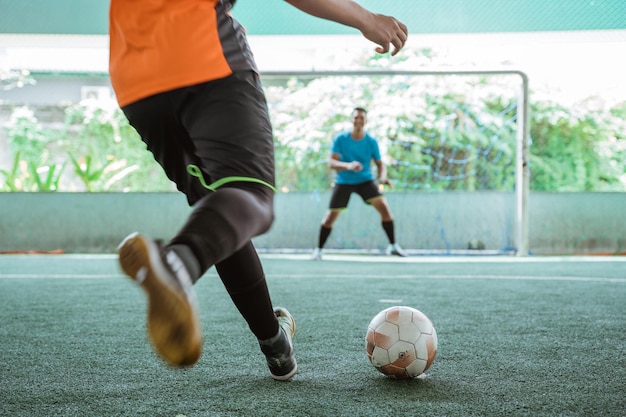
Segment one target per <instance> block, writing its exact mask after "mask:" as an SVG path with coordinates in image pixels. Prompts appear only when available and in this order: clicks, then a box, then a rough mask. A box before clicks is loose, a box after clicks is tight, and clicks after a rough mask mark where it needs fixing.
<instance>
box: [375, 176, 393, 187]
mask: <svg viewBox="0 0 626 417" xmlns="http://www.w3.org/2000/svg"><path fill="white" fill-rule="evenodd" d="M378 183H379V184H380V185H386V186H387V187H389V188H393V184H392V183H391V181H389V180H388V179H387V178H385V179H381V180H378Z"/></svg>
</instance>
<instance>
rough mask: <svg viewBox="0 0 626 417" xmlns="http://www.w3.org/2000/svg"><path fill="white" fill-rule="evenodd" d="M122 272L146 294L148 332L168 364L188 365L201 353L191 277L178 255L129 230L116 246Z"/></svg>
mask: <svg viewBox="0 0 626 417" xmlns="http://www.w3.org/2000/svg"><path fill="white" fill-rule="evenodd" d="M117 252H118V254H119V262H120V266H121V267H122V270H123V271H124V273H125V274H126V275H128V276H129V277H130V278H132V279H133V280H135V281H136V282H137V283H138V284H139V285H140V286H141V288H143V290H144V291H145V292H146V295H147V296H148V325H147V327H148V334H149V336H150V341H151V342H152V345H153V346H154V349H155V350H156V351H157V353H158V354H159V355H160V356H161V357H162V358H163V359H164V360H165V361H166V362H167V363H169V364H170V365H174V366H189V365H193V364H194V363H196V362H197V361H198V359H199V358H200V355H201V353H202V331H201V326H200V322H199V319H198V313H197V310H196V298H195V292H194V290H193V287H192V285H193V284H192V282H191V278H190V277H189V274H188V273H187V270H186V268H185V266H184V265H183V263H182V261H181V260H180V258H178V256H177V255H176V254H175V253H174V252H171V251H168V250H167V249H165V248H163V247H161V246H160V244H159V243H157V242H155V241H153V240H151V239H148V238H147V237H145V236H142V235H139V234H137V233H133V234H131V235H130V236H128V237H127V238H126V239H124V241H122V243H120V245H119V246H118V248H117Z"/></svg>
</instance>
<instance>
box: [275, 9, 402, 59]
mask: <svg viewBox="0 0 626 417" xmlns="http://www.w3.org/2000/svg"><path fill="white" fill-rule="evenodd" d="M285 1H286V2H287V3H289V4H291V5H292V6H294V7H296V8H298V9H300V10H302V11H303V12H305V13H308V14H310V15H312V16H316V17H319V18H322V19H326V20H332V21H333V22H337V23H341V24H342V25H346V26H350V27H353V28H356V29H359V30H360V31H361V33H362V34H363V36H364V37H365V38H366V39H368V40H370V41H372V42H374V43H375V44H377V45H379V46H378V47H377V48H376V52H378V53H380V54H384V53H387V52H389V50H390V45H393V51H392V52H391V55H396V54H397V53H398V52H399V51H400V49H402V47H403V46H404V44H405V43H406V40H407V37H408V29H407V27H406V25H405V24H404V23H402V22H400V21H398V20H397V19H395V18H394V17H391V16H385V15H381V14H376V13H372V12H370V11H369V10H367V9H365V8H364V7H363V6H361V5H360V4H358V3H355V2H354V1H352V0H285Z"/></svg>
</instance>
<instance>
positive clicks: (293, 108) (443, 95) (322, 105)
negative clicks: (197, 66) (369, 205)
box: [262, 71, 523, 252]
mask: <svg viewBox="0 0 626 417" xmlns="http://www.w3.org/2000/svg"><path fill="white" fill-rule="evenodd" d="M262 79H263V82H264V85H265V88H266V93H267V97H268V103H269V107H270V114H271V117H272V122H273V125H274V136H275V142H276V143H275V144H276V165H277V178H278V187H279V190H280V191H282V193H283V194H285V195H283V196H280V195H279V198H282V199H285V200H287V199H289V200H290V201H289V202H287V206H291V205H293V210H294V211H296V212H298V213H302V212H303V211H304V212H306V211H307V210H311V208H312V207H314V208H315V212H314V213H315V214H314V213H313V212H312V213H311V216H314V217H319V218H320V219H321V215H323V212H324V210H325V208H326V205H327V203H328V197H329V195H330V190H331V189H332V186H333V185H334V173H333V172H332V171H331V170H329V169H328V167H327V161H328V156H329V153H330V146H331V144H332V139H333V137H334V136H335V135H336V134H337V133H339V132H340V131H345V130H350V129H351V127H352V126H351V122H350V114H351V111H352V109H353V108H354V107H364V108H366V109H367V110H368V122H367V125H366V130H368V132H369V133H370V134H372V135H373V136H374V137H376V138H377V139H378V141H379V145H380V148H381V153H382V155H383V160H384V161H385V163H386V166H387V168H388V176H389V178H390V179H391V181H392V182H393V188H387V189H386V190H385V194H386V196H387V199H388V200H389V201H390V205H391V206H392V211H393V212H394V215H395V217H396V223H397V225H398V226H397V228H399V229H400V230H402V232H401V234H402V235H404V236H403V239H402V240H403V242H404V245H405V246H407V247H412V248H415V250H421V251H442V250H443V251H446V252H453V251H464V250H492V251H498V252H511V251H516V249H517V247H518V246H519V243H520V234H521V232H522V231H523V227H522V229H520V225H519V221H518V220H519V215H520V214H519V212H518V207H519V200H520V196H519V195H517V194H516V188H519V187H518V186H517V185H516V184H517V182H518V181H519V180H520V177H518V163H517V157H518V156H519V155H518V153H519V149H522V147H520V144H519V141H520V138H521V137H522V136H521V135H520V123H519V122H520V119H519V117H520V105H519V103H520V91H522V90H521V89H520V73H516V72H513V71H511V72H497V71H485V72H481V71H472V72H467V73H466V72H462V71H461V72H453V71H450V72H442V73H435V72H402V73H397V72H390V73H381V72H379V71H372V72H367V71H364V72H352V73H346V72H342V73H332V72H328V73H318V72H314V73H299V74H287V73H285V74H281V73H270V74H264V75H263V78H262ZM522 79H523V77H522ZM287 194H290V196H287ZM297 196H299V197H297ZM311 196H317V198H318V201H316V202H315V204H311V202H310V200H311ZM291 200H293V203H292V202H291ZM296 200H302V201H299V202H297V203H296V202H295V201H296ZM358 206H362V204H360V203H359V202H356V201H353V202H352V203H351V204H350V211H351V213H354V216H355V217H356V219H348V218H349V217H352V215H346V216H344V217H346V219H345V221H344V219H343V217H342V218H341V219H340V221H338V222H337V227H340V228H341V227H343V228H345V230H344V231H341V232H340V233H335V232H336V230H334V231H333V236H336V235H339V236H336V237H335V238H336V241H334V242H331V245H333V244H334V245H336V247H337V248H339V247H342V248H346V247H353V248H373V249H374V250H376V248H377V247H379V246H380V245H382V244H383V243H384V242H382V239H380V236H378V235H376V233H378V232H377V229H378V228H379V225H378V221H377V220H376V218H375V217H374V216H375V214H372V213H371V212H369V213H368V212H363V213H361V212H362V209H361V208H359V207H358ZM361 215H362V216H365V217H364V218H363V219H361V218H360V217H359V216H361ZM342 222H345V226H341V224H342ZM312 223H313V226H314V227H313V228H312V230H311V231H310V232H311V233H312V234H315V233H316V230H315V229H316V227H318V226H319V222H316V221H313V222H312ZM370 229H372V230H370ZM351 235H352V236H351ZM354 235H356V237H355V236H354ZM358 236H361V239H360V240H359V238H358ZM374 237H375V238H376V239H377V242H376V243H375V244H373V243H372V239H374ZM378 241H380V242H378ZM306 244H308V246H310V242H309V241H307V242H306ZM294 246H298V244H297V243H296V242H294Z"/></svg>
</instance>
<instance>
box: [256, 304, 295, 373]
mask: <svg viewBox="0 0 626 417" xmlns="http://www.w3.org/2000/svg"><path fill="white" fill-rule="evenodd" d="M274 314H276V317H277V318H278V326H279V333H278V337H276V338H275V339H276V340H271V341H264V342H260V343H259V345H260V346H261V351H262V352H263V353H264V354H265V359H266V360H267V366H268V367H269V369H270V375H272V378H274V379H276V380H278V381H287V380H289V379H291V377H293V376H294V375H295V374H296V372H298V364H297V363H296V357H295V356H294V353H293V341H292V340H293V338H294V337H295V336H296V321H295V320H294V319H293V316H292V315H291V314H290V313H289V311H287V309H286V308H283V307H276V308H274Z"/></svg>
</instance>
